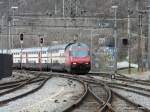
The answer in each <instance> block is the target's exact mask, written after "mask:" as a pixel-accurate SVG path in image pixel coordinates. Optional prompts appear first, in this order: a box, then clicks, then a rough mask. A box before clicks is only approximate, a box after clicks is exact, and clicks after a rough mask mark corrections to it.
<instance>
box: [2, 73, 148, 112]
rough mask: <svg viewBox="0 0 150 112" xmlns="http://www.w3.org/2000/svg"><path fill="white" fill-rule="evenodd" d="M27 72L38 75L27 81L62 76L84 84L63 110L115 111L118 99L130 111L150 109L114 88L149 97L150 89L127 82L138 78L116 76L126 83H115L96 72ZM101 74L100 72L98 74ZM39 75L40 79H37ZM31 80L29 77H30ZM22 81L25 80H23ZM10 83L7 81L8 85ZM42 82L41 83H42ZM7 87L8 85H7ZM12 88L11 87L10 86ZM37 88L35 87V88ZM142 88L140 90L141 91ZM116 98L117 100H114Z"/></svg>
mask: <svg viewBox="0 0 150 112" xmlns="http://www.w3.org/2000/svg"><path fill="white" fill-rule="evenodd" d="M27 72H28V73H29V74H32V75H35V76H36V77H38V78H37V79H36V78H35V79H34V78H33V79H34V80H32V81H29V80H27V82H28V81H29V83H34V82H36V81H41V82H42V81H44V80H45V81H46V80H48V78H50V77H62V78H68V79H71V80H76V81H78V82H80V83H82V84H83V85H84V93H83V94H82V95H81V96H79V97H78V98H76V99H75V102H74V103H73V104H71V105H70V106H69V107H67V108H66V109H65V110H64V111H63V112H93V111H94V112H117V111H118V108H119V107H116V105H115V102H116V101H120V102H123V104H124V105H126V108H130V110H132V111H131V112H137V111H139V112H150V110H149V109H148V108H146V107H144V106H143V105H140V104H139V103H137V102H133V101H131V100H130V99H128V98H127V97H125V96H123V95H121V94H119V93H118V92H116V91H115V90H114V88H115V89H121V90H125V91H129V92H133V93H136V94H139V95H143V96H146V97H150V95H149V93H150V89H147V88H143V87H137V86H134V85H130V84H128V83H127V82H129V83H136V84H139V85H141V84H143V83H141V82H142V80H139V82H140V83H138V82H135V80H133V79H130V78H127V77H123V76H121V75H120V76H119V75H118V76H117V77H118V79H115V80H117V81H118V80H119V81H121V82H122V81H123V80H122V79H124V78H125V81H126V83H118V82H117V83H116V82H114V81H113V82H109V81H106V80H101V79H97V78H95V77H94V76H98V74H90V75H86V76H85V75H84V76H82V75H81V76H79V75H72V74H65V73H53V72H52V73H48V72H34V71H27ZM99 75H101V74H99ZM101 76H102V77H104V78H110V75H109V74H106V76H104V74H102V75H101ZM39 77H40V79H39ZM120 79H121V80H120ZM30 80H31V79H30ZM23 82H24V83H25V82H26V81H23ZM144 83H145V85H146V86H148V84H149V82H148V81H145V82H144ZM9 84H11V83H8V85H9ZM12 84H13V85H15V84H16V85H17V84H21V83H20V82H19V81H18V82H15V83H14V82H13V83H12ZM43 84H44V83H42V85H43ZM3 86H4V84H1V85H0V87H3ZM8 88H9V86H8ZM11 89H13V88H11ZM36 90H37V89H36ZM141 90H142V91H141ZM34 91H35V90H33V91H31V92H29V93H25V94H24V95H21V96H22V97H23V96H25V95H27V94H31V93H32V92H34ZM0 94H1V93H0ZM18 98H21V97H20V96H17V97H15V98H11V99H6V100H4V101H0V104H3V103H7V102H9V101H12V100H15V99H18ZM116 99H117V100H116Z"/></svg>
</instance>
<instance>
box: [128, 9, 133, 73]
mask: <svg viewBox="0 0 150 112" xmlns="http://www.w3.org/2000/svg"><path fill="white" fill-rule="evenodd" d="M131 14H132V11H131V10H130V9H129V8H128V29H127V31H128V40H129V46H128V57H129V58H128V61H129V66H128V67H129V68H128V73H129V74H131V22H130V15H131Z"/></svg>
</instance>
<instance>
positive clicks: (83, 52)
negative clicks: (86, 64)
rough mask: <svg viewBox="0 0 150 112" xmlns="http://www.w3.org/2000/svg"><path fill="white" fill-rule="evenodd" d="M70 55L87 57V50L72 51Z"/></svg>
mask: <svg viewBox="0 0 150 112" xmlns="http://www.w3.org/2000/svg"><path fill="white" fill-rule="evenodd" d="M70 55H71V56H73V57H86V56H89V51H88V50H72V51H71V52H70Z"/></svg>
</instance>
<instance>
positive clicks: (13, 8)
mask: <svg viewBox="0 0 150 112" xmlns="http://www.w3.org/2000/svg"><path fill="white" fill-rule="evenodd" d="M11 9H12V10H13V17H12V22H13V23H12V27H13V34H15V27H14V25H15V21H14V16H15V10H16V9H18V7H17V6H12V7H11ZM13 34H12V40H11V41H12V44H11V48H12V49H13V48H14V35H13Z"/></svg>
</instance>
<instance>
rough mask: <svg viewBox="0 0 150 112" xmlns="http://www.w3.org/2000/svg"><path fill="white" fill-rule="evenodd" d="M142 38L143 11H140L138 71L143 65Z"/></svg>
mask: <svg viewBox="0 0 150 112" xmlns="http://www.w3.org/2000/svg"><path fill="white" fill-rule="evenodd" d="M141 39H142V13H141V12H139V37H138V71H140V69H141V67H142V48H141Z"/></svg>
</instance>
